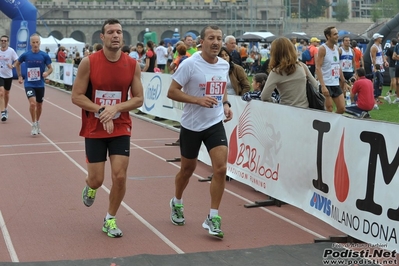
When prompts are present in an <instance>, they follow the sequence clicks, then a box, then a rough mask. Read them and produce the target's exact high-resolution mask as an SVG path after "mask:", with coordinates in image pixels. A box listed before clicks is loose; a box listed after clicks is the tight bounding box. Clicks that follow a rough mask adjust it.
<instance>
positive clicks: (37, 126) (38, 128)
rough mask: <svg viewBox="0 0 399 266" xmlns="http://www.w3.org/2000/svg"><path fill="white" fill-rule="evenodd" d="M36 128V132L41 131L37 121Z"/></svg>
mask: <svg viewBox="0 0 399 266" xmlns="http://www.w3.org/2000/svg"><path fill="white" fill-rule="evenodd" d="M36 128H37V134H40V133H42V131H41V130H40V125H39V121H37V122H36Z"/></svg>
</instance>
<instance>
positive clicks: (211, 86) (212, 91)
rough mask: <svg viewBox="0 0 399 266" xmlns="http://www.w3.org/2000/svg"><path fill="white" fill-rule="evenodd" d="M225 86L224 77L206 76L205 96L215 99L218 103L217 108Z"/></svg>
mask: <svg viewBox="0 0 399 266" xmlns="http://www.w3.org/2000/svg"><path fill="white" fill-rule="evenodd" d="M226 84H227V81H226V77H222V76H213V75H206V89H205V95H206V96H211V97H213V98H215V99H216V100H217V101H218V104H217V106H221V105H222V101H223V95H224V91H225V89H226ZM215 107H216V106H215Z"/></svg>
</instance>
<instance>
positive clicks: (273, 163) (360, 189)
mask: <svg viewBox="0 0 399 266" xmlns="http://www.w3.org/2000/svg"><path fill="white" fill-rule="evenodd" d="M142 82H143V87H144V98H145V99H144V105H143V107H142V108H141V110H142V111H143V112H146V113H148V114H151V115H154V116H159V117H163V118H167V119H171V120H175V121H180V117H181V113H182V107H183V105H182V104H181V103H175V102H174V101H172V100H170V99H168V98H167V91H168V88H169V85H170V82H171V76H170V75H167V74H154V73H143V75H142ZM229 101H230V102H231V104H232V110H233V113H234V116H233V119H232V121H230V122H228V123H225V128H226V133H227V137H228V139H229V156H228V175H229V176H230V177H232V178H233V179H235V180H237V181H239V182H242V183H245V184H247V185H249V186H252V187H253V188H255V189H256V190H258V191H260V192H262V193H264V194H266V195H269V196H271V197H273V198H276V199H279V200H281V201H284V202H286V203H289V204H291V205H294V206H296V207H298V208H301V209H303V210H304V211H306V212H308V213H310V214H312V215H313V216H316V217H318V218H319V219H321V220H323V221H325V222H326V223H328V224H330V225H332V226H333V227H335V228H337V229H339V230H341V231H342V232H344V233H346V234H348V235H350V236H352V237H355V238H357V239H359V240H362V241H365V242H368V243H372V244H378V245H380V246H381V247H382V248H385V249H390V250H399V243H398V236H397V232H396V229H397V228H399V198H398V196H397V194H396V193H397V191H399V173H398V167H399V139H398V137H397V135H398V132H399V125H397V124H390V123H382V122H376V121H372V120H364V119H363V120H360V119H352V118H348V117H345V116H342V115H338V114H332V113H328V112H321V111H315V110H309V109H302V108H295V107H290V106H284V105H278V104H272V103H265V102H261V101H251V102H249V103H247V102H244V101H242V100H241V98H240V97H237V96H229ZM199 159H200V160H201V161H203V162H205V163H207V164H210V160H209V156H208V153H207V151H206V149H205V148H204V147H201V152H200V155H199Z"/></svg>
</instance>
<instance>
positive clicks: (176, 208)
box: [170, 199, 186, 225]
mask: <svg viewBox="0 0 399 266" xmlns="http://www.w3.org/2000/svg"><path fill="white" fill-rule="evenodd" d="M170 209H171V212H170V220H171V221H172V223H173V224H174V225H184V224H185V223H186V220H184V214H183V211H184V207H183V204H175V203H174V202H173V199H171V200H170Z"/></svg>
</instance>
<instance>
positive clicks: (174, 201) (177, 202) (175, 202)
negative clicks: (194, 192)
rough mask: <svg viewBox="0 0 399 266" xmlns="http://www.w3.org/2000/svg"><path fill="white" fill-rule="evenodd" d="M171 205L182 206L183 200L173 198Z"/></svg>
mask: <svg viewBox="0 0 399 266" xmlns="http://www.w3.org/2000/svg"><path fill="white" fill-rule="evenodd" d="M173 203H174V204H180V205H182V204H183V199H177V198H176V197H173Z"/></svg>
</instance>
